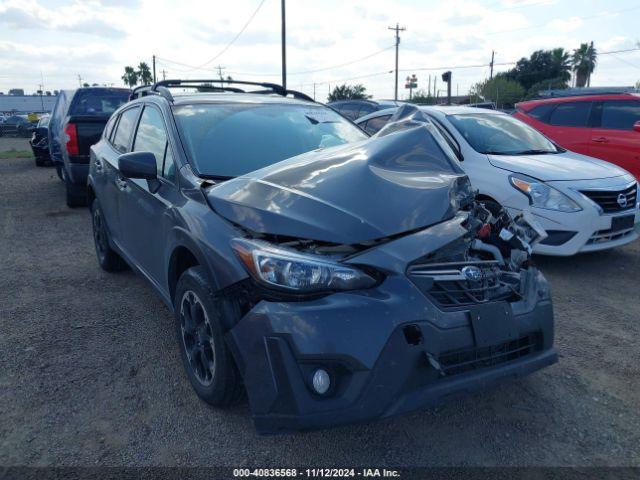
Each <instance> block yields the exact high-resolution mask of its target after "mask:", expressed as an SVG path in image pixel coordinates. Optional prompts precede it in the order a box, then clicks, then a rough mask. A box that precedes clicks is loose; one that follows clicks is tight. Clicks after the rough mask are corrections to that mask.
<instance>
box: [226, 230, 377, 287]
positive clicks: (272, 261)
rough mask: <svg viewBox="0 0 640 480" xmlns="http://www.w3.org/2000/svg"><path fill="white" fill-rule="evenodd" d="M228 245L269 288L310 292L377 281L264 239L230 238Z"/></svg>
mask: <svg viewBox="0 0 640 480" xmlns="http://www.w3.org/2000/svg"><path fill="white" fill-rule="evenodd" d="M231 246H232V248H233V250H234V251H235V252H236V254H237V255H238V257H239V258H240V260H241V261H242V263H243V264H244V265H245V267H246V268H247V270H248V271H249V273H251V276H252V277H253V278H255V279H256V280H257V281H259V282H261V283H263V284H266V285H268V286H270V287H276V288H281V289H285V290H289V291H294V292H300V293H313V292H322V291H336V290H357V289H362V288H370V287H373V286H374V285H375V284H376V283H377V280H376V279H375V278H373V277H371V276H370V275H368V274H366V273H365V272H363V271H361V270H358V269H356V268H353V267H348V266H346V265H343V264H341V263H338V262H332V261H330V260H327V259H325V258H323V257H321V256H318V255H306V254H301V253H298V252H296V251H293V250H288V249H285V248H281V247H279V246H277V245H272V244H270V243H267V242H263V241H257V240H245V239H234V240H232V242H231Z"/></svg>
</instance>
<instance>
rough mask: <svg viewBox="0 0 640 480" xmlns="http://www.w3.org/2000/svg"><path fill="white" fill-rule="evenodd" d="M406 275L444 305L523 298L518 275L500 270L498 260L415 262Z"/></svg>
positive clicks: (447, 306) (454, 305) (446, 306)
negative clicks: (417, 263) (425, 263)
mask: <svg viewBox="0 0 640 480" xmlns="http://www.w3.org/2000/svg"><path fill="white" fill-rule="evenodd" d="M470 268H471V269H473V270H470ZM470 273H474V274H473V275H470ZM407 274H408V276H409V278H410V279H411V280H412V281H413V283H415V284H416V285H417V286H418V288H420V290H421V291H422V292H423V293H424V294H425V295H427V296H428V297H430V298H431V299H433V301H434V302H435V303H436V304H437V305H438V306H440V307H443V308H452V307H453V308H455V307H466V306H471V305H477V304H482V303H487V302H492V301H498V300H507V301H517V300H520V299H521V295H520V276H519V274H517V273H513V272H507V271H504V270H501V269H500V267H499V265H498V262H495V261H479V262H454V263H440V264H429V265H414V266H412V267H410V268H409V270H408V272H407Z"/></svg>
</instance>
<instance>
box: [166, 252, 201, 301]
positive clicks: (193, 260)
mask: <svg viewBox="0 0 640 480" xmlns="http://www.w3.org/2000/svg"><path fill="white" fill-rule="evenodd" d="M198 265H202V264H201V263H200V261H199V260H198V257H197V256H196V255H195V254H194V253H193V252H192V251H191V250H190V249H189V248H188V247H186V246H184V245H179V246H176V247H175V248H174V249H173V252H171V257H170V259H169V272H168V274H167V278H168V282H169V294H170V295H171V301H172V302H173V299H174V296H175V293H176V286H177V285H178V280H179V279H180V275H182V274H183V273H184V272H185V271H186V270H187V269H189V268H191V267H195V266H198ZM205 268H206V267H205Z"/></svg>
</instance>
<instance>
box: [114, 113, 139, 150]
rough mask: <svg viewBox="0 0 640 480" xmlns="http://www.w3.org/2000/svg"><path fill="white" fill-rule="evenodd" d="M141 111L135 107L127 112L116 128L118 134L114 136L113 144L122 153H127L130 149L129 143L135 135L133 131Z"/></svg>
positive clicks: (122, 115) (121, 116) (123, 114)
mask: <svg viewBox="0 0 640 480" xmlns="http://www.w3.org/2000/svg"><path fill="white" fill-rule="evenodd" d="M139 111H140V107H134V108H130V109H128V110H125V111H124V112H122V114H121V115H120V121H119V122H118V125H117V126H116V132H115V134H114V135H113V142H112V143H113V146H114V147H115V149H116V150H118V151H119V152H120V153H125V152H126V151H127V150H128V149H129V142H130V141H131V136H132V135H133V129H134V128H135V125H136V119H137V118H138V112H139Z"/></svg>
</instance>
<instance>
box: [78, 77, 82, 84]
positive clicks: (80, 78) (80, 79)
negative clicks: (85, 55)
mask: <svg viewBox="0 0 640 480" xmlns="http://www.w3.org/2000/svg"><path fill="white" fill-rule="evenodd" d="M78 86H79V87H82V77H81V76H80V74H78Z"/></svg>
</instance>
